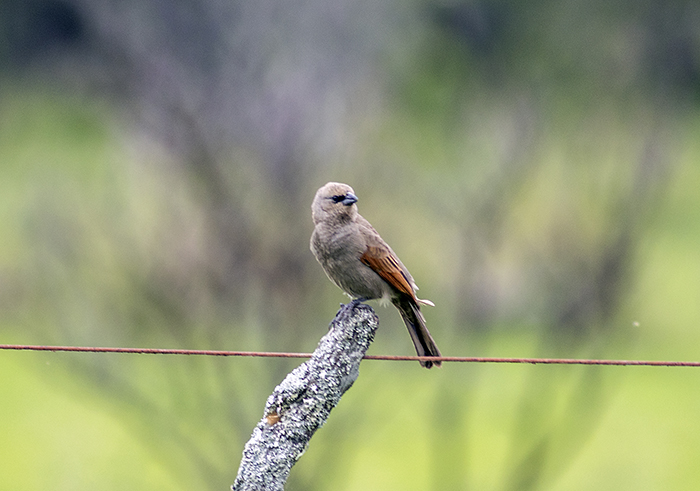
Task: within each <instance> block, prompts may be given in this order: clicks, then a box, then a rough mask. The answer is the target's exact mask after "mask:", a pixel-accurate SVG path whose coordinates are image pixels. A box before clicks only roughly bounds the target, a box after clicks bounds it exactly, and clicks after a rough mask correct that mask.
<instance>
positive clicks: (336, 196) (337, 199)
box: [331, 194, 345, 203]
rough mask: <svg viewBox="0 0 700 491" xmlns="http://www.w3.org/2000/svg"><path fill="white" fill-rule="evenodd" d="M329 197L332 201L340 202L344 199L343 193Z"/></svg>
mask: <svg viewBox="0 0 700 491" xmlns="http://www.w3.org/2000/svg"><path fill="white" fill-rule="evenodd" d="M331 199H332V200H333V203H340V202H341V201H343V200H344V199H345V195H344V194H336V195H335V196H331Z"/></svg>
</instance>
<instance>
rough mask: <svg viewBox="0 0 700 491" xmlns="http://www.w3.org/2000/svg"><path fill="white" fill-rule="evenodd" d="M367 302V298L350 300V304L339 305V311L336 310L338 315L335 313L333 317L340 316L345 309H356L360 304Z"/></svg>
mask: <svg viewBox="0 0 700 491" xmlns="http://www.w3.org/2000/svg"><path fill="white" fill-rule="evenodd" d="M367 300H369V298H367V297H360V298H353V299H352V300H350V303H345V304H343V303H341V304H340V309H338V313H336V314H335V315H338V314H340V313H341V312H343V311H344V310H345V309H354V308H355V307H357V306H358V305H360V304H361V303H362V302H366V301H367Z"/></svg>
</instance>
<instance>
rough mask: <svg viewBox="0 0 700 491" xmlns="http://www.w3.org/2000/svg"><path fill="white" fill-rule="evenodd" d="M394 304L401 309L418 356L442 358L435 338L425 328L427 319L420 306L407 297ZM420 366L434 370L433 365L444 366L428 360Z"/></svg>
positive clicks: (396, 298) (398, 298) (438, 362)
mask: <svg viewBox="0 0 700 491" xmlns="http://www.w3.org/2000/svg"><path fill="white" fill-rule="evenodd" d="M392 303H393V304H394V306H395V307H396V308H397V309H399V313H400V314H401V318H402V319H403V321H404V323H405V324H406V327H407V328H408V333H409V334H410V335H411V340H413V345H414V346H415V347H416V353H417V354H418V356H441V355H440V350H439V349H438V347H437V345H436V344H435V341H433V337H432V336H431V335H430V332H429V331H428V328H427V327H425V318H424V317H423V314H422V313H421V311H420V307H419V306H418V304H417V303H416V302H415V301H414V300H413V299H412V298H411V297H409V296H407V295H402V296H400V297H395V298H393V299H392ZM420 364H421V366H424V367H425V368H432V367H433V365H434V366H436V367H439V366H440V365H442V362H440V361H430V360H426V361H421V362H420Z"/></svg>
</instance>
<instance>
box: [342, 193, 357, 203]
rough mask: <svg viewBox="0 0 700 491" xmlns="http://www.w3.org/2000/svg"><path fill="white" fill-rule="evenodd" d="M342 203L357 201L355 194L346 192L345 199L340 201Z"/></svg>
mask: <svg viewBox="0 0 700 491" xmlns="http://www.w3.org/2000/svg"><path fill="white" fill-rule="evenodd" d="M342 203H343V204H344V205H345V206H350V205H353V204H355V203H357V196H355V195H354V194H352V193H348V194H346V195H345V199H344V200H343V201H342Z"/></svg>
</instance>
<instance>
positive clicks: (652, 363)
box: [0, 344, 700, 367]
mask: <svg viewBox="0 0 700 491" xmlns="http://www.w3.org/2000/svg"><path fill="white" fill-rule="evenodd" d="M0 350H16V351H64V352H80V353H131V354H139V355H193V356H247V357H255V358H311V353H279V352H270V351H219V350H189V349H167V348H111V347H88V346H41V345H38V346H37V345H28V344H0ZM364 359H365V360H389V361H428V360H430V361H433V362H436V361H441V362H459V363H522V364H528V365H607V366H649V367H700V361H657V360H594V359H585V358H501V357H489V356H440V357H432V356H392V355H366V356H365V357H364Z"/></svg>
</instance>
